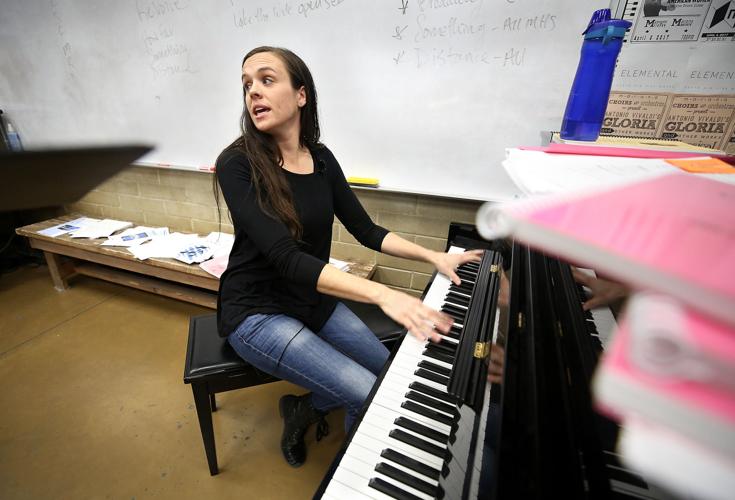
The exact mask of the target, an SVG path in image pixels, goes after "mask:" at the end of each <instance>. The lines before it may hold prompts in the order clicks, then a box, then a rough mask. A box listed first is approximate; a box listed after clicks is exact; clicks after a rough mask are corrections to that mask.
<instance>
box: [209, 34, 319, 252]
mask: <svg viewBox="0 0 735 500" xmlns="http://www.w3.org/2000/svg"><path fill="white" fill-rule="evenodd" d="M261 52H270V53H272V54H274V55H275V56H277V57H278V58H279V59H281V61H282V62H283V64H284V65H285V66H286V71H287V72H288V75H289V77H290V79H291V86H292V87H293V89H294V90H298V89H300V88H301V87H304V91H305V93H306V104H305V105H304V106H303V107H302V108H301V116H300V125H301V132H300V135H299V146H301V147H306V148H308V149H309V150H312V151H313V150H315V149H317V148H319V147H322V144H321V143H320V142H319V133H320V132H319V118H318V116H317V106H316V87H315V86H314V79H313V78H312V76H311V72H310V71H309V68H308V67H307V66H306V64H305V63H304V61H302V60H301V58H300V57H299V56H297V55H296V54H294V53H293V52H291V51H290V50H288V49H283V48H280V47H268V46H263V47H257V48H255V49H253V50H251V51H250V52H248V53H247V54H246V55H245V57H244V58H243V60H242V64H245V61H246V60H248V58H250V57H251V56H253V55H255V54H258V53H261ZM242 64H241V66H242ZM244 101H245V89H244V88H243V102H244ZM240 130H241V132H242V135H241V136H240V137H238V138H237V139H236V140H235V142H233V143H232V144H230V145H229V146H227V148H225V151H229V150H231V149H237V150H240V151H242V152H243V153H245V155H247V158H248V161H249V163H250V168H251V175H252V181H253V185H254V187H255V192H256V195H257V200H258V205H259V206H260V208H261V210H263V211H264V212H265V213H267V214H269V215H271V216H273V217H275V218H277V219H280V220H281V221H283V223H284V224H286V227H288V229H289V231H290V232H291V235H292V236H293V237H294V238H295V239H296V240H300V239H301V237H302V235H303V227H302V226H301V222H300V221H299V217H298V215H297V214H296V209H295V207H294V204H293V195H292V193H291V188H290V186H289V184H288V181H287V180H286V175H285V174H284V173H283V168H282V167H283V156H282V155H281V151H280V150H279V149H278V145H277V144H276V142H275V140H274V139H273V137H272V136H271V135H269V134H266V133H264V132H261V131H260V130H258V128H257V127H256V126H255V124H254V123H253V119H252V118H251V117H250V113H249V112H248V108H247V104H244V106H243V111H242V115H241V117H240ZM213 177H214V178H213V181H212V189H213V191H214V198H215V201H216V203H217V212H218V213H219V184H218V177H217V172H216V171H215V175H214V176H213ZM243 194H244V193H243Z"/></svg>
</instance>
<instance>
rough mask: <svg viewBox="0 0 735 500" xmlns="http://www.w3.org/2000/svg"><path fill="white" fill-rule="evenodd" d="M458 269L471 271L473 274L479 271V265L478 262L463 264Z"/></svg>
mask: <svg viewBox="0 0 735 500" xmlns="http://www.w3.org/2000/svg"><path fill="white" fill-rule="evenodd" d="M459 268H460V269H473V270H474V271H475V272H477V271H479V270H480V263H479V262H465V263H464V264H462V265H461V266H459Z"/></svg>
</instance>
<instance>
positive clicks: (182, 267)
mask: <svg viewBox="0 0 735 500" xmlns="http://www.w3.org/2000/svg"><path fill="white" fill-rule="evenodd" d="M78 217H80V215H78V214H71V215H65V216H62V217H57V218H54V219H49V220H46V221H43V222H37V223H35V224H30V225H28V226H23V227H20V228H18V229H16V230H15V232H16V233H17V234H19V235H21V236H25V237H26V238H28V241H29V243H30V245H31V247H32V248H36V249H38V250H41V251H43V255H44V257H45V258H46V263H47V264H48V268H49V272H50V274H51V280H52V281H53V284H54V287H55V288H56V289H57V290H58V291H64V290H66V289H67V288H68V287H69V284H68V280H69V278H71V277H72V276H74V275H78V274H79V275H84V276H92V277H94V278H99V279H103V280H106V281H111V282H113V283H119V284H121V285H125V286H130V287H133V288H137V289H138V290H144V291H146V292H152V293H157V294H159V295H164V296H166V297H171V298H174V299H178V300H183V301H186V302H191V303H194V304H198V305H201V306H205V307H209V308H211V309H216V308H217V291H218V289H219V279H218V278H216V277H215V276H212V275H211V274H209V273H207V272H206V271H204V270H203V269H201V268H200V267H199V265H197V264H184V263H183V262H179V261H178V260H175V259H146V260H138V259H136V258H135V257H134V256H133V254H131V253H130V252H129V251H128V250H127V249H126V248H122V247H108V246H102V245H101V243H102V242H103V241H104V239H97V240H89V239H86V238H72V237H70V236H69V235H68V234H64V235H61V236H57V237H56V238H51V237H49V236H44V235H42V234H38V231H40V230H43V229H47V228H49V227H53V226H56V225H58V224H61V223H63V222H68V221H71V220H74V219H76V218H78ZM374 270H375V266H374V264H363V263H358V262H351V263H350V273H351V274H355V275H357V276H361V277H363V278H367V279H370V278H371V277H372V274H373V272H374Z"/></svg>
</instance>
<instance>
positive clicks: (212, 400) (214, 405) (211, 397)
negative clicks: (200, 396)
mask: <svg viewBox="0 0 735 500" xmlns="http://www.w3.org/2000/svg"><path fill="white" fill-rule="evenodd" d="M209 404H210V407H211V408H212V413H214V412H216V411H217V400H216V399H215V398H214V393H212V394H210V395H209Z"/></svg>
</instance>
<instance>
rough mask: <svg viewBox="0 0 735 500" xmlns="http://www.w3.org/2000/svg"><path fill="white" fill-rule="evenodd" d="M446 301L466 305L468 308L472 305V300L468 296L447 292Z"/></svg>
mask: <svg viewBox="0 0 735 500" xmlns="http://www.w3.org/2000/svg"><path fill="white" fill-rule="evenodd" d="M444 300H449V301H452V302H457V303H459V304H462V305H464V306H465V307H467V305H469V303H470V298H469V297H468V296H466V295H463V294H461V293H457V292H451V291H450V292H447V295H446V297H444Z"/></svg>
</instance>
